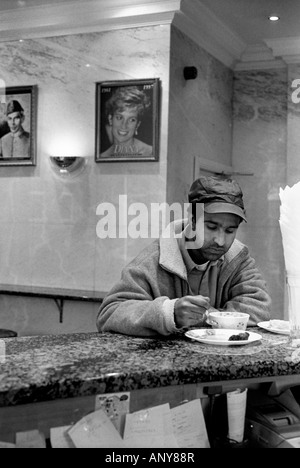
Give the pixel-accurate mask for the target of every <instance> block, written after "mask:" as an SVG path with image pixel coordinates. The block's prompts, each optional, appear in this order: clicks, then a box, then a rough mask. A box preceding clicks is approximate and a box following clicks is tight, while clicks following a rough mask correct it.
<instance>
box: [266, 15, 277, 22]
mask: <svg viewBox="0 0 300 468" xmlns="http://www.w3.org/2000/svg"><path fill="white" fill-rule="evenodd" d="M268 19H269V20H270V21H279V20H280V18H279V16H277V15H270V16H269V18H268Z"/></svg>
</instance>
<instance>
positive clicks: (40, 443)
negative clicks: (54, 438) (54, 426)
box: [16, 429, 46, 448]
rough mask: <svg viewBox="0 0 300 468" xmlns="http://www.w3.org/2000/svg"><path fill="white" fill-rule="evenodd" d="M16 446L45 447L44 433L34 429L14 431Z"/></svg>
mask: <svg viewBox="0 0 300 468" xmlns="http://www.w3.org/2000/svg"><path fill="white" fill-rule="evenodd" d="M16 448H46V440H45V437H44V435H43V434H42V433H41V432H40V431H38V430H37V429H34V430H33V431H24V432H17V433H16Z"/></svg>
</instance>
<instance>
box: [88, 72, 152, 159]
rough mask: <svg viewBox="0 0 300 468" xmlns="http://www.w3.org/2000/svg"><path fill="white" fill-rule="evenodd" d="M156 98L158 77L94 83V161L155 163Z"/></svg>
mask: <svg viewBox="0 0 300 468" xmlns="http://www.w3.org/2000/svg"><path fill="white" fill-rule="evenodd" d="M159 99H160V80H159V78H150V79H140V80H125V81H104V82H98V83H96V144H95V147H96V151H95V161H96V162H97V163H98V162H99V163H100V162H120V161H123V162H124V161H127V162H137V161H145V162H146V161H158V159H159V141H158V140H159V135H158V133H159Z"/></svg>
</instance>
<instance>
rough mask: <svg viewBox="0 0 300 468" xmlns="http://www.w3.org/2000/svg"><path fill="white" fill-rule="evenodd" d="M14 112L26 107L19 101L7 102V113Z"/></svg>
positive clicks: (22, 110)
mask: <svg viewBox="0 0 300 468" xmlns="http://www.w3.org/2000/svg"><path fill="white" fill-rule="evenodd" d="M13 112H24V109H23V107H22V106H21V104H20V103H19V101H15V100H12V101H9V103H8V104H7V107H6V115H8V114H12V113H13Z"/></svg>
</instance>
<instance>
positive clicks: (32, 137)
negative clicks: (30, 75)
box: [0, 85, 37, 166]
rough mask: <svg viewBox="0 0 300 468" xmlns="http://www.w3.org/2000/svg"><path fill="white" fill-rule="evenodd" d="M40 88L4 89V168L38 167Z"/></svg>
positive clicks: (0, 125) (0, 157) (0, 126)
mask: <svg viewBox="0 0 300 468" xmlns="http://www.w3.org/2000/svg"><path fill="white" fill-rule="evenodd" d="M36 128H37V85H33V86H11V87H6V88H2V89H0V166H35V165H36Z"/></svg>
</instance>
